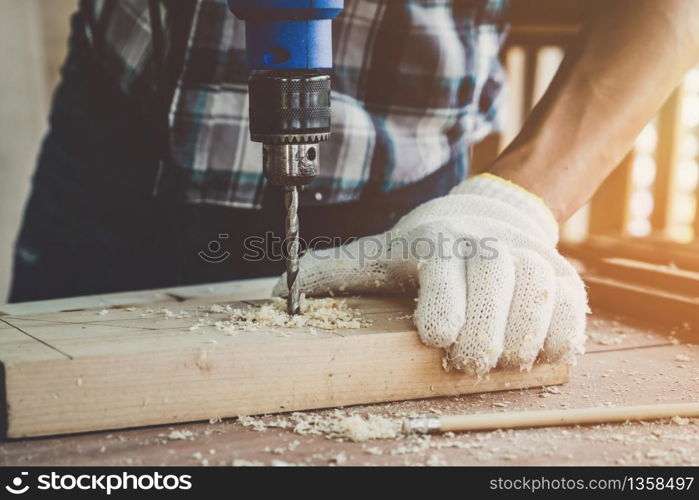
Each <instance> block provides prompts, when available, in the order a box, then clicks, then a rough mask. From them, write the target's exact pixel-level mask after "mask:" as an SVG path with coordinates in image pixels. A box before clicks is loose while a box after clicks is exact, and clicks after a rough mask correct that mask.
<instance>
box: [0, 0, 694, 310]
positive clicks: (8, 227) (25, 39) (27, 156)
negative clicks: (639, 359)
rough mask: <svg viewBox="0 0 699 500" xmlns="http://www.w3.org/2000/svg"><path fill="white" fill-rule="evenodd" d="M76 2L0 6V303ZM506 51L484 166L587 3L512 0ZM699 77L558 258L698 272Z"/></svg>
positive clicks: (655, 125)
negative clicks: (599, 255)
mask: <svg viewBox="0 0 699 500" xmlns="http://www.w3.org/2000/svg"><path fill="white" fill-rule="evenodd" d="M76 5H77V0H0V64H1V65H2V67H3V68H4V70H3V78H2V79H0V235H2V236H1V237H0V303H2V302H4V301H5V299H6V292H7V289H8V286H9V280H10V276H11V260H12V247H13V244H14V239H15V236H16V233H17V228H18V225H19V221H20V217H21V213H22V210H23V207H24V203H25V199H26V196H27V193H28V190H29V185H30V179H31V173H32V171H33V168H34V164H35V160H36V155H37V152H38V149H39V145H40V142H41V138H42V136H43V134H44V132H45V129H46V125H47V116H48V110H49V104H50V99H51V94H52V92H53V88H54V87H55V85H56V83H57V80H58V72H59V68H60V65H61V63H62V60H63V58H64V56H65V50H66V42H67V37H68V31H69V30H68V28H69V22H68V20H69V17H70V14H71V12H72V11H73V10H74V9H75V7H76ZM511 5H512V12H511V14H512V27H511V30H510V35H509V38H508V42H507V44H506V46H505V48H504V49H503V52H502V58H503V61H504V62H505V65H506V68H507V72H508V79H509V83H510V89H509V97H508V102H507V112H508V119H507V121H506V127H505V130H504V131H503V132H502V133H501V134H496V135H492V136H490V137H488V138H487V139H486V140H485V141H483V143H481V144H479V145H478V146H476V147H475V148H474V150H473V154H474V167H473V168H474V169H475V170H479V169H482V168H484V167H485V166H486V165H487V164H488V163H489V162H490V161H492V159H493V158H494V157H495V156H496V155H497V154H498V152H499V151H501V150H502V149H503V148H504V147H505V145H506V144H507V143H508V142H509V141H510V140H511V139H512V138H513V137H514V136H515V134H516V133H517V132H518V130H519V128H520V127H521V125H522V122H523V121H524V119H525V117H526V115H527V113H528V112H529V110H531V108H532V107H533V105H534V104H536V102H537V100H538V99H539V98H540V96H541V95H542V94H543V92H544V91H545V89H546V87H547V86H548V84H549V82H550V80H551V78H552V77H553V75H554V73H555V71H556V69H557V67H558V65H559V63H560V61H561V59H562V58H563V55H564V53H565V47H566V45H567V43H568V42H569V41H570V40H571V38H572V37H574V36H575V34H576V32H577V30H578V27H579V24H580V22H581V19H582V17H583V13H584V7H585V2H584V0H513V1H512V4H511ZM698 159H699V69H695V70H693V71H692V72H691V73H690V74H689V75H687V78H686V79H685V81H684V82H683V84H682V85H681V86H680V87H679V88H678V89H677V90H676V91H675V92H674V93H673V95H672V96H671V97H670V99H669V100H668V101H667V103H666V104H665V105H664V107H663V108H662V110H661V111H660V113H659V114H658V115H657V116H656V117H655V118H654V119H653V120H652V121H651V122H650V123H649V124H648V126H647V127H646V128H645V129H644V131H643V133H642V134H641V135H640V137H639V138H638V140H637V142H636V146H635V148H634V149H633V151H631V152H630V153H629V155H628V156H627V157H626V159H625V160H624V162H623V163H622V165H620V167H619V168H618V169H617V170H616V171H615V173H614V174H613V175H612V176H611V177H610V178H609V179H608V180H607V182H606V183H605V184H604V185H603V187H602V188H601V189H600V191H599V192H598V194H597V195H596V197H595V199H594V200H593V201H592V202H591V203H590V204H589V205H588V206H586V207H584V208H583V209H582V210H581V211H580V212H579V213H578V214H576V215H575V216H574V217H573V218H572V219H571V220H570V221H569V222H568V223H566V224H565V225H564V227H563V228H562V229H563V231H562V235H563V240H564V245H563V247H564V250H566V251H568V252H569V253H570V254H573V255H576V256H578V257H579V256H580V255H584V254H589V253H591V252H595V251H600V249H602V248H605V249H609V248H613V249H614V252H613V253H614V255H621V256H633V257H634V258H639V257H638V256H642V257H643V259H644V260H647V261H650V262H657V263H662V264H663V265H676V264H677V263H680V264H681V265H682V267H684V268H688V269H692V270H695V271H699V257H694V255H699V253H697V252H696V248H697V240H696V239H695V236H697V235H699V217H696V204H697V203H696V199H697V184H698V181H699V165H698V163H697V161H698Z"/></svg>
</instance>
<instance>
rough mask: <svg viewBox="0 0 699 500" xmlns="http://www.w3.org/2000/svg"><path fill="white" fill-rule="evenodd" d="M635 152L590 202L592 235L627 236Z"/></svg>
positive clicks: (590, 228) (626, 158) (630, 154)
mask: <svg viewBox="0 0 699 500" xmlns="http://www.w3.org/2000/svg"><path fill="white" fill-rule="evenodd" d="M633 156H634V155H633V152H630V153H629V154H627V155H626V157H625V158H624V160H623V161H622V162H621V164H620V165H619V166H618V167H617V168H616V169H615V170H614V171H613V172H612V173H611V175H610V176H609V177H607V179H606V180H605V181H604V182H603V183H602V185H601V186H600V188H599V189H598V190H597V192H596V193H595V196H594V197H593V198H592V201H591V202H590V224H589V229H588V231H589V233H590V234H617V235H625V234H627V232H626V228H627V225H628V222H629V216H630V206H629V199H630V197H631V190H632V183H631V170H632V165H633Z"/></svg>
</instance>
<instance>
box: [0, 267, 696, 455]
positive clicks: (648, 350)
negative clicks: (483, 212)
mask: <svg viewBox="0 0 699 500" xmlns="http://www.w3.org/2000/svg"><path fill="white" fill-rule="evenodd" d="M269 289H270V281H269V280H255V281H251V282H246V283H228V284H220V285H213V286H211V287H206V286H205V287H191V288H180V289H172V290H161V291H156V292H140V293H134V294H115V295H108V296H99V297H88V298H82V299H69V300H62V301H45V302H42V303H34V304H18V305H11V306H0V312H2V313H4V314H13V315H16V314H29V313H37V312H49V311H59V310H70V309H80V308H95V307H109V306H114V305H119V304H134V303H140V304H147V303H150V302H158V301H162V300H165V299H167V298H172V297H177V298H192V297H197V296H200V295H203V294H207V293H213V294H219V295H222V294H235V293H241V294H243V295H244V296H245V297H247V298H255V297H264V296H267V295H268V293H269ZM588 333H589V336H590V339H589V341H588V353H587V354H586V355H585V356H583V357H582V358H581V360H580V362H579V364H578V366H577V367H576V368H575V369H574V371H573V377H572V380H571V381H570V383H568V384H566V385H564V386H561V387H558V388H549V389H538V388H537V389H526V390H519V391H504V392H495V393H485V394H473V395H465V396H459V397H452V398H440V399H429V400H421V401H408V402H398V403H387V404H376V405H368V406H361V407H352V408H347V409H344V410H341V411H343V412H345V413H348V414H355V413H357V414H362V415H367V414H379V415H383V416H388V417H404V416H410V415H416V414H434V413H444V414H450V413H475V412H493V411H510V410H514V409H516V410H526V409H556V408H567V407H570V408H575V407H589V406H598V405H631V404H649V403H661V402H665V403H667V402H680V401H686V402H688V401H697V400H699V347H697V346H696V345H693V344H692V343H691V341H692V340H693V337H692V333H691V332H687V331H683V328H682V327H681V325H679V327H678V328H674V329H673V328H669V327H658V326H655V327H654V326H653V325H647V324H644V325H643V326H638V325H633V324H631V323H630V322H629V321H627V320H624V319H622V318H612V317H609V316H605V315H604V314H599V313H598V314H595V315H593V317H592V318H591V319H590V326H589V331H588ZM333 411H335V410H325V411H318V412H309V413H313V414H318V415H330V414H332V412H333ZM278 419H279V417H278V416H275V417H270V418H268V419H262V422H265V421H267V422H270V421H276V420H278ZM282 419H288V417H284V416H282ZM258 427H259V426H258ZM178 431H179V432H178ZM258 463H259V464H270V465H272V464H278V465H284V464H292V465H295V464H299V465H332V464H339V465H360V464H376V465H382V464H386V465H387V464H395V465H403V464H407V465H422V464H433V465H439V464H453V465H467V464H478V465H494V464H510V465H538V464H542V465H546V464H551V465H554V464H555V465H575V464H580V465H602V464H610V465H613V464H629V465H637V464H648V465H651V464H662V465H669V464H672V465H698V464H699V421H697V420H683V419H675V421H665V422H655V423H633V424H622V425H600V426H592V427H574V428H546V429H532V430H516V431H496V432H481V433H465V434H460V435H455V436H432V437H427V438H415V437H413V438H399V439H396V440H385V441H382V440H377V441H370V442H365V443H351V442H338V441H335V440H331V439H327V438H326V437H324V436H321V435H301V434H296V433H294V432H293V431H291V430H283V429H278V428H273V427H270V428H267V429H266V430H264V431H259V430H255V429H254V428H252V427H249V426H248V427H246V426H243V425H242V424H241V423H240V422H238V421H237V420H236V419H231V420H227V421H222V422H214V423H195V424H182V425H170V426H160V427H147V428H140V429H133V430H125V431H118V432H114V431H112V432H98V433H90V434H82V435H73V436H66V437H55V438H37V439H26V440H19V441H7V442H2V443H0V465H20V466H23V465H196V464H202V465H206V464H208V465H232V464H236V465H244V464H258Z"/></svg>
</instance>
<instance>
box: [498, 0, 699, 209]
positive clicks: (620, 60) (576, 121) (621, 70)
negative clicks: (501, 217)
mask: <svg viewBox="0 0 699 500" xmlns="http://www.w3.org/2000/svg"><path fill="white" fill-rule="evenodd" d="M698 61H699V0H612V1H607V2H599V3H597V4H596V8H595V9H594V13H593V15H592V17H591V18H590V20H589V21H588V22H587V23H586V25H585V26H584V27H583V29H582V31H581V33H580V35H579V37H578V39H577V40H576V42H575V43H574V45H573V46H572V47H571V50H569V52H568V54H567V56H566V58H565V59H564V61H563V63H562V65H561V68H560V69H559V71H558V73H557V74H556V77H555V78H554V80H553V82H552V84H551V86H550V88H549V89H548V91H547V92H546V94H545V95H544V97H543V98H542V99H541V101H540V102H539V104H538V105H537V106H536V107H535V108H534V110H533V111H532V113H531V114H530V116H529V118H528V119H527V121H526V122H525V125H524V127H523V128H522V131H521V132H520V134H519V135H518V136H517V137H516V138H515V140H514V141H513V142H512V144H510V145H509V146H508V147H507V149H506V150H505V151H504V152H503V154H502V155H501V156H500V157H499V158H498V159H497V160H496V161H495V162H494V163H493V164H492V165H491V166H490V168H489V169H488V170H489V171H490V172H492V173H493V174H496V175H499V176H501V177H504V178H506V179H509V180H512V181H513V182H515V183H517V184H519V185H521V186H522V187H524V188H525V189H527V190H529V191H531V192H533V193H535V194H537V195H539V196H540V197H541V198H543V199H544V201H545V202H546V203H547V204H548V206H549V207H550V208H551V210H552V211H553V213H554V215H555V216H556V218H557V219H558V220H559V221H563V220H565V219H567V218H568V217H569V216H570V215H572V214H573V213H574V212H575V211H576V210H577V209H578V208H580V207H581V206H582V205H583V204H584V203H585V202H586V201H587V200H589V198H590V197H591V196H592V195H593V194H594V192H595V190H596V189H597V188H598V187H599V185H600V184H601V183H602V181H603V180H604V179H605V178H606V177H607V175H609V173H610V172H611V171H612V170H613V169H614V167H615V166H616V165H618V164H619V162H620V161H621V159H622V158H623V157H624V155H625V154H626V153H627V152H628V151H629V149H630V148H631V146H632V144H633V141H634V139H635V137H636V136H637V135H638V133H639V132H640V131H641V129H642V128H643V127H644V125H645V124H646V123H647V122H648V121H649V120H650V119H651V118H652V117H653V115H654V114H655V113H656V112H657V110H658V109H659V108H660V106H661V105H662V103H663V102H664V101H665V99H666V98H667V97H668V96H669V94H670V93H671V92H672V90H673V89H674V88H675V86H676V85H677V84H678V83H679V82H680V81H681V79H682V77H683V75H684V74H685V73H686V72H687V71H688V70H689V69H690V68H691V67H692V66H693V65H695V64H696V63H697V62H698Z"/></svg>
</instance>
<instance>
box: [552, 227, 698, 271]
mask: <svg viewBox="0 0 699 500" xmlns="http://www.w3.org/2000/svg"><path fill="white" fill-rule="evenodd" d="M560 249H561V251H562V252H563V253H564V254H565V255H567V256H570V257H573V258H576V259H580V260H582V261H583V262H586V263H587V262H594V261H599V260H601V259H605V258H615V257H621V258H626V259H633V260H637V261H643V262H650V263H654V264H660V265H666V266H670V267H673V266H675V267H678V268H680V269H685V270H688V271H696V272H699V258H697V256H698V255H699V244H687V243H684V244H680V243H672V242H668V241H660V240H658V239H656V238H653V237H649V238H633V239H631V238H623V237H620V236H618V235H616V236H610V235H594V236H590V237H589V238H588V239H587V240H585V242H583V243H580V244H572V245H571V244H561V245H560Z"/></svg>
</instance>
